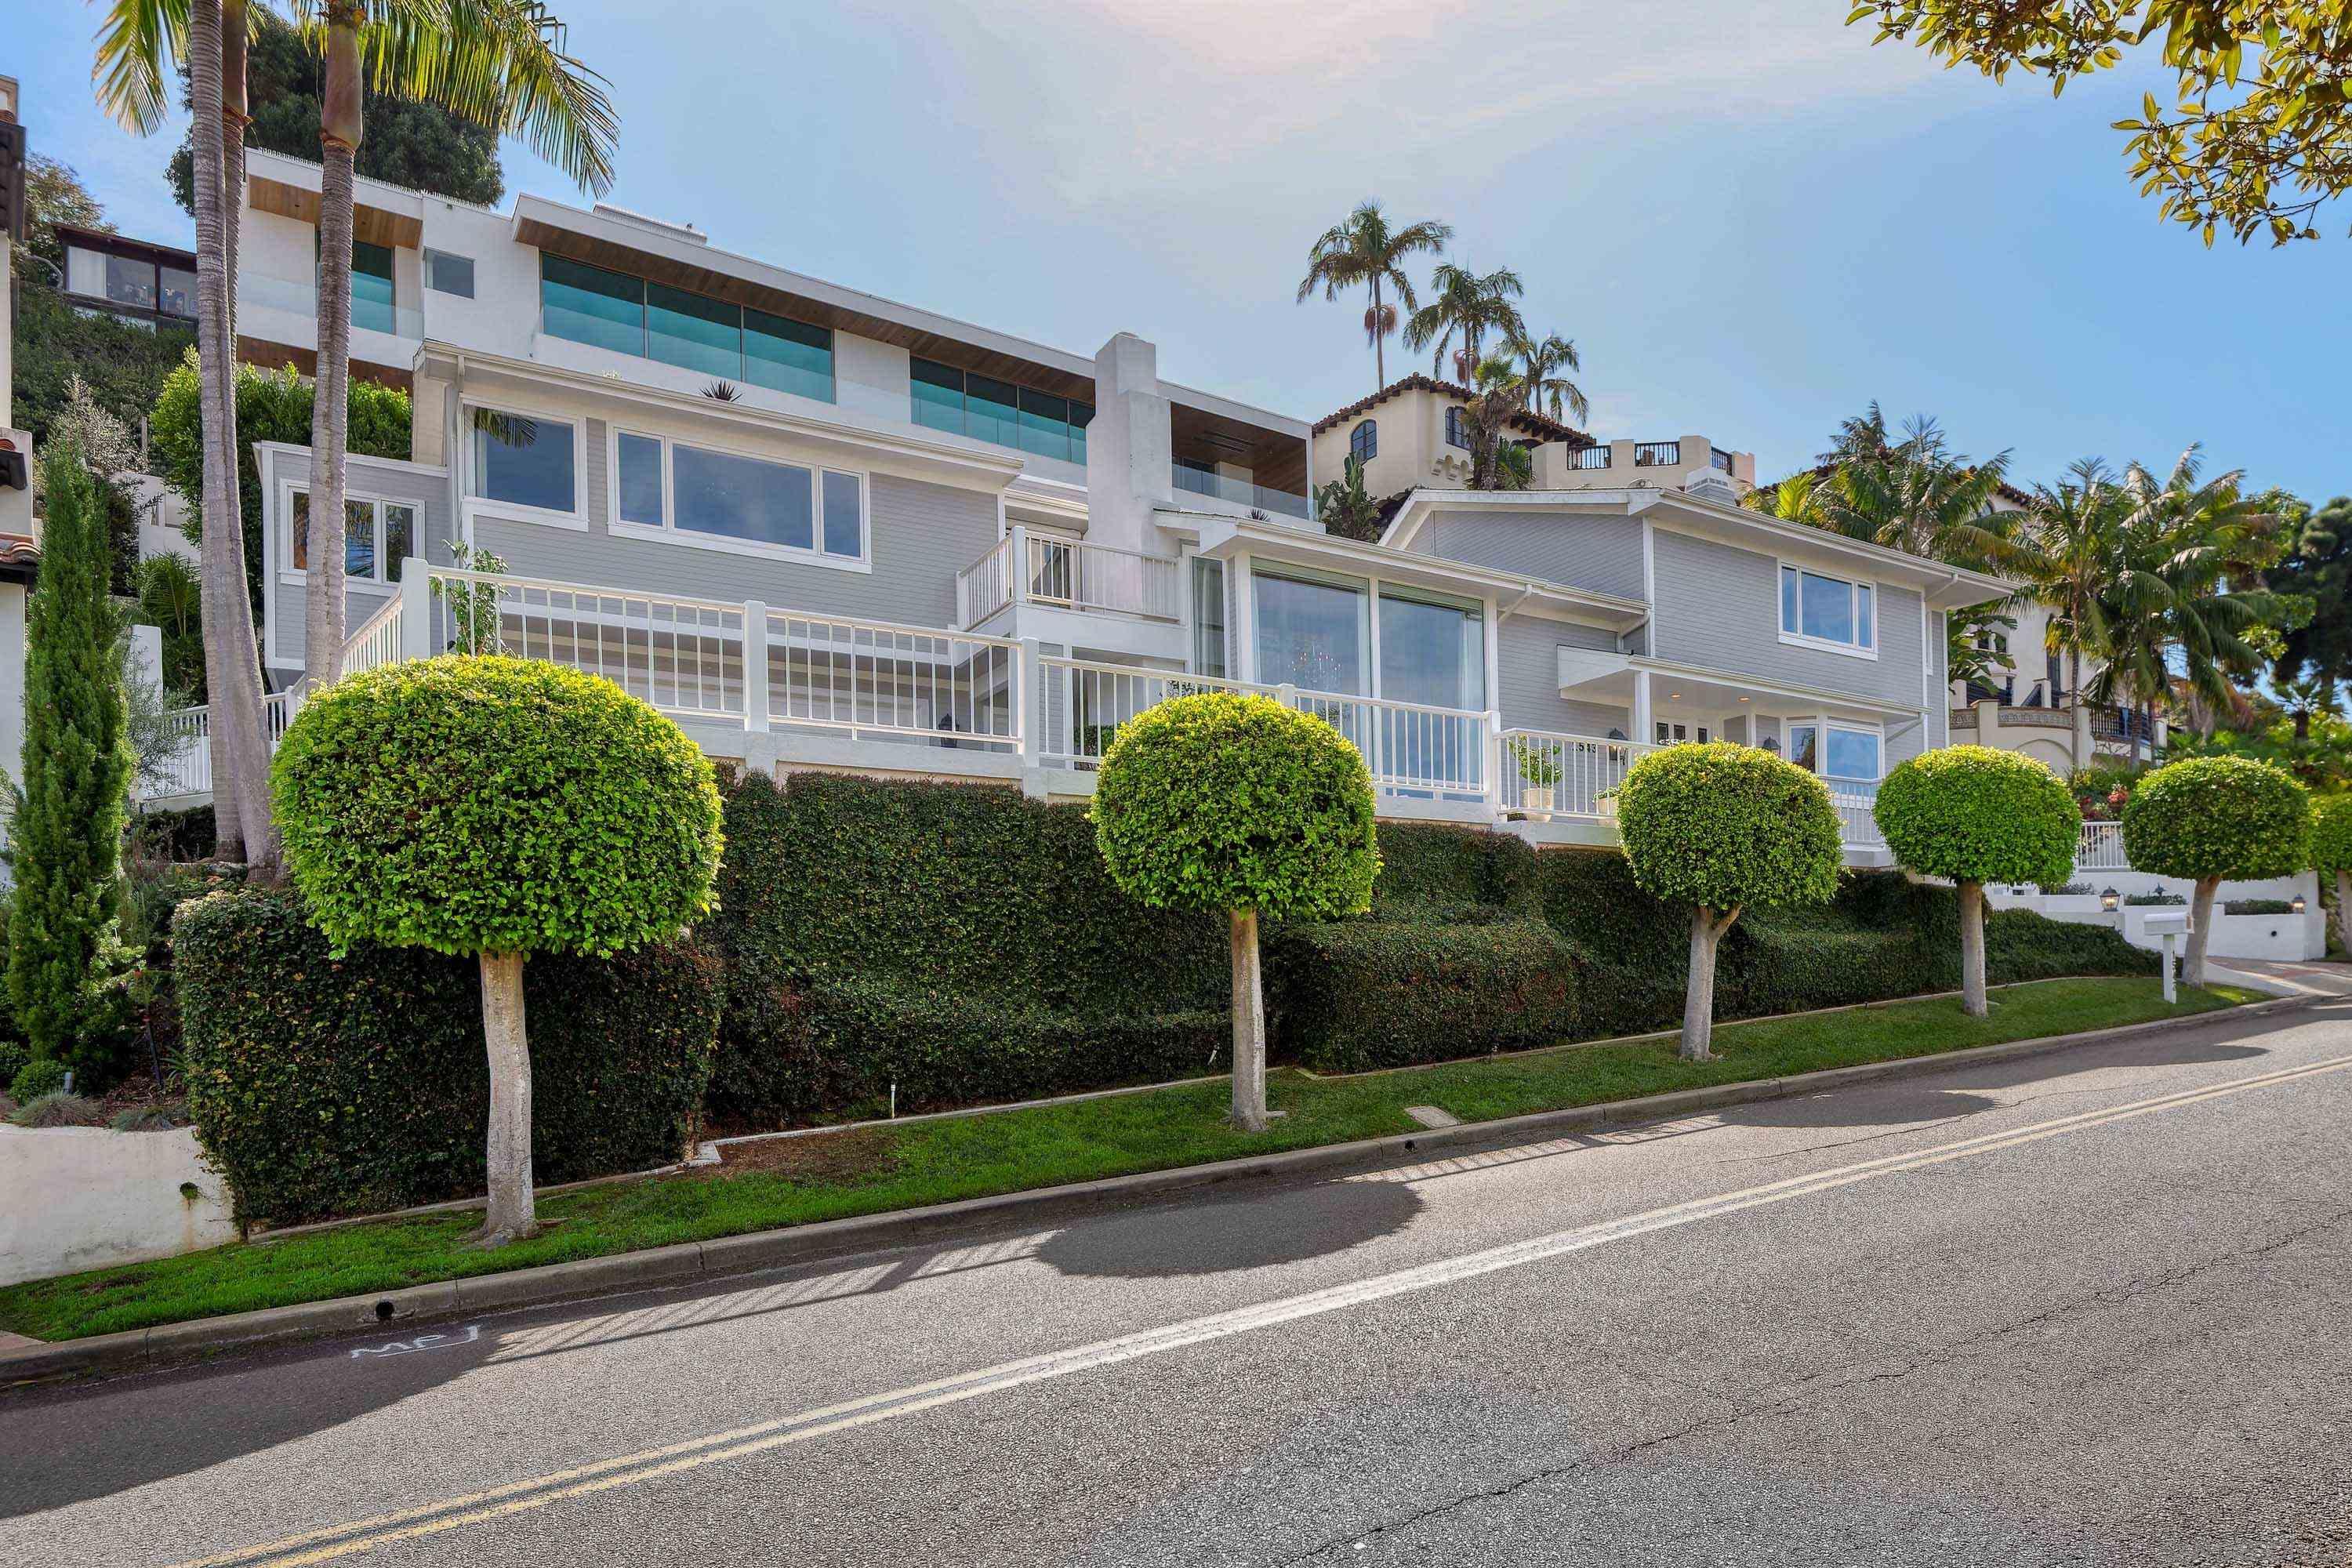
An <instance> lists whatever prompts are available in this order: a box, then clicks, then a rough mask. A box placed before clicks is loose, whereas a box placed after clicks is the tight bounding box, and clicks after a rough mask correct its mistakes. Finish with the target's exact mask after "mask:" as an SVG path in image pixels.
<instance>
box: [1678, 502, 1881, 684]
mask: <svg viewBox="0 0 2352 1568" xmlns="http://www.w3.org/2000/svg"><path fill="white" fill-rule="evenodd" d="M1654 549H1655V552H1656V557H1657V594H1658V598H1657V604H1656V605H1655V606H1654V608H1655V616H1656V623H1655V624H1656V633H1655V636H1654V638H1653V641H1654V644H1655V647H1656V657H1657V658H1660V659H1663V660H1665V661H1667V662H1668V663H1673V664H1687V665H1695V666H1698V667H1701V668H1708V669H1720V670H1725V671H1728V672H1731V673H1734V674H1739V675H1749V676H1753V677H1755V678H1756V679H1759V680H1769V681H1774V682H1778V683H1780V684H1783V685H1790V686H1806V687H1812V688H1815V689H1820V690H1823V691H1843V692H1848V693H1851V694H1853V695H1854V696H1857V697H1868V698H1872V699H1874V700H1878V701H1881V702H1894V703H1900V704H1902V705H1903V706H1905V707H1906V708H1916V707H1917V706H1918V705H1919V673H1920V658H1921V650H1920V647H1919V595H1917V594H1916V593H1913V592H1911V591H1909V590H1907V589H1903V588H1895V587H1889V586H1883V585H1882V586H1879V587H1878V588H1877V591H1876V601H1877V621H1878V627H1877V631H1878V637H1877V640H1878V657H1877V658H1874V659H1870V658H1848V657H1846V656H1844V655H1843V654H1835V653H1827V652H1823V651H1822V649H1819V648H1810V647H1791V646H1790V645H1789V644H1787V643H1784V642H1782V641H1781V640H1780V577H1779V567H1778V564H1777V563H1776V562H1775V560H1774V558H1773V557H1771V556H1769V555H1760V554H1758V553H1757V552H1754V551H1752V550H1740V549H1738V548H1735V547H1734V546H1731V545H1728V544H1718V543H1717V542H1714V541H1712V540H1706V539H1699V538H1696V537H1694V536H1692V535H1689V534H1685V533H1675V532H1670V531H1667V530H1664V529H1660V530H1658V531H1657V542H1656V544H1655V545H1654Z"/></svg>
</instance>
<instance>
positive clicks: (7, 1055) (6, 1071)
mask: <svg viewBox="0 0 2352 1568" xmlns="http://www.w3.org/2000/svg"><path fill="white" fill-rule="evenodd" d="M32 1059H33V1054H32V1052H30V1051H28V1050H26V1048H25V1042H24V1041H22V1040H0V1084H13V1083H15V1082H16V1075H17V1074H18V1073H20V1072H23V1071H24V1070H25V1068H26V1064H27V1063H29V1062H31V1061H32Z"/></svg>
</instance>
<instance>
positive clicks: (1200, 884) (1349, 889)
mask: <svg viewBox="0 0 2352 1568" xmlns="http://www.w3.org/2000/svg"><path fill="white" fill-rule="evenodd" d="M1093 816H1094V822H1095V835H1096V839H1097V842H1098V843H1099V844H1100V845H1101V847H1102V854H1103V859H1104V862H1105V863H1106V864H1107V865H1108V867H1109V868H1110V875H1111V879H1112V880H1113V881H1115V882H1117V883H1118V885H1119V886H1120V887H1121V888H1123V889H1126V890H1127V892H1128V893H1129V895H1130V896H1132V897H1134V898H1135V899H1137V900H1140V901H1141V902H1143V903H1145V904H1148V905H1150V906H1151V907H1153V908H1155V909H1168V908H1178V909H1192V910H1242V911H1255V912H1257V913H1260V914H1264V915H1267V916H1271V917H1274V918H1276V919H1283V918H1316V917H1320V918H1324V919H1329V918H1331V917H1334V916H1339V915H1349V914H1355V913H1358V912H1360V911H1361V910H1364V909H1366V908H1367V907H1369V905H1370V900H1371V893H1372V879H1373V878H1374V877H1376V876H1377V875H1378V874H1379V872H1380V865H1381V859H1380V851H1379V849H1378V847H1377V846H1376V844H1375V841H1374V837H1373V832H1372V781H1371V774H1370V773H1369V772H1368V771H1367V770H1366V768H1365V766H1364V759H1363V757H1362V755H1361V754H1360V753H1359V752H1357V750H1356V748H1355V747H1354V746H1353V745H1352V744H1350V743H1349V741H1348V740H1347V738H1346V737H1345V736H1343V735H1341V734H1340V733H1339V731H1337V730H1335V729H1333V728H1332V727H1331V726H1330V725H1329V724H1327V723H1325V722H1324V721H1322V720H1320V719H1317V718H1314V717H1312V716H1310V715H1307V714H1304V713H1297V712H1294V711H1292V710H1290V709H1287V708H1285V707H1284V706H1283V705H1282V704H1281V703H1279V702H1276V701H1274V700H1272V699H1270V698H1265V697H1243V696H1236V695H1234V694H1231V693H1228V692H1222V691H1219V692H1204V693H1202V694H1200V695H1198V696H1193V697H1178V698H1171V700H1168V701H1165V702H1162V703H1160V704H1159V705H1158V706H1156V707H1154V708H1151V709H1149V710H1145V711H1144V712H1142V713H1140V714H1138V715H1137V716H1136V717H1135V718H1133V719H1131V720H1129V721H1128V722H1126V723H1125V724H1122V725H1121V726H1119V731H1118V737H1117V738H1116V739H1115V740H1114V741H1113V742H1111V747H1110V750H1109V752H1107V753H1106V754H1105V755H1104V757H1103V761H1102V771H1101V773H1100V774H1099V776H1098V777H1097V782H1096V785H1095V800H1094V806H1093Z"/></svg>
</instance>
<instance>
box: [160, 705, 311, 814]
mask: <svg viewBox="0 0 2352 1568" xmlns="http://www.w3.org/2000/svg"><path fill="white" fill-rule="evenodd" d="M305 687H306V683H305V682H302V681H297V682H295V683H294V685H293V686H291V687H289V689H286V690H284V691H277V692H272V693H270V694H269V695H268V696H267V697H264V698H263V699H262V700H261V722H262V727H263V728H264V729H266V730H267V731H268V732H269V749H270V750H271V751H272V752H276V751H277V750H278V742H280V741H282V740H284V739H285V738H286V726H287V725H289V724H290V723H292V722H293V721H294V715H295V714H296V713H298V712H299V711H300V710H301V708H302V699H303V696H304V694H305ZM165 722H166V724H167V725H168V726H169V728H170V732H171V734H172V736H173V741H172V747H173V750H172V754H171V756H170V757H169V758H168V759H167V760H165V761H164V763H163V765H162V769H161V773H162V780H161V782H160V783H159V784H156V785H155V786H154V787H152V788H151V789H143V790H142V791H141V792H140V793H141V795H142V797H144V798H146V799H149V800H165V799H170V798H172V797H173V796H177V795H205V794H209V793H210V792H211V790H212V787H213V751H212V736H213V730H212V709H211V708H210V707H203V708H182V709H180V710H177V711H175V712H173V713H172V714H170V715H169V716H168V717H167V719H166V720H165Z"/></svg>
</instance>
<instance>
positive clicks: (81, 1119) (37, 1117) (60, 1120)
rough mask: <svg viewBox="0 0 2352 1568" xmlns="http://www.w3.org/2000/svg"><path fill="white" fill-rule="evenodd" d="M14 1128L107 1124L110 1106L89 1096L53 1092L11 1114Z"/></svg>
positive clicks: (39, 1097) (9, 1117)
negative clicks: (108, 1107)
mask: <svg viewBox="0 0 2352 1568" xmlns="http://www.w3.org/2000/svg"><path fill="white" fill-rule="evenodd" d="M8 1125H9V1126H11V1127H103V1126H105V1125H106V1108H105V1107H104V1106H102V1105H100V1104H99V1102H98V1101H96V1100H91V1099H89V1098H88V1097H87V1096H85V1095H79V1094H65V1093H62V1092H52V1093H49V1094H44V1095H40V1096H38V1097H37V1098H35V1099H33V1100H26V1102H25V1103H24V1104H23V1105H20V1106H18V1107H17V1108H16V1110H12V1111H10V1112H9V1113H8Z"/></svg>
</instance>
